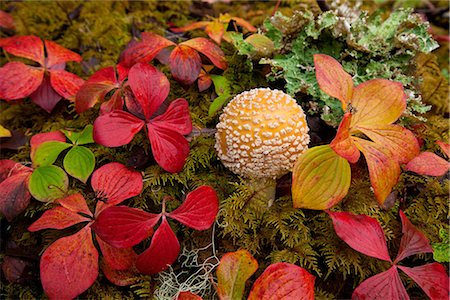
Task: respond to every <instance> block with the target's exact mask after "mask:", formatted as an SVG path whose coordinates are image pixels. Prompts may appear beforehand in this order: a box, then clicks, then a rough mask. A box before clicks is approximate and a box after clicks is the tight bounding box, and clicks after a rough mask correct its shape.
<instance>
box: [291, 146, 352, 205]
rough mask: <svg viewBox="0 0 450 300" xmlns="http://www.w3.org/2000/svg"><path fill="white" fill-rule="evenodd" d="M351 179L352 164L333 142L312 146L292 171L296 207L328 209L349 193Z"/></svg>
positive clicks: (293, 196)
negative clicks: (332, 146)
mask: <svg viewBox="0 0 450 300" xmlns="http://www.w3.org/2000/svg"><path fill="white" fill-rule="evenodd" d="M350 179H351V170H350V164H349V163H348V161H347V160H346V159H344V158H342V157H340V156H339V155H337V154H336V153H335V152H334V151H333V149H331V147H330V146H329V145H323V146H318V147H314V148H311V149H308V150H307V151H306V152H305V153H303V154H302V155H301V156H300V157H299V159H298V160H297V162H296V164H295V166H294V169H293V171H292V200H293V201H294V207H296V208H307V209H328V208H330V207H332V206H333V205H335V204H336V203H338V202H339V201H341V200H342V198H344V197H345V195H347V193H348V188H349V187H350Z"/></svg>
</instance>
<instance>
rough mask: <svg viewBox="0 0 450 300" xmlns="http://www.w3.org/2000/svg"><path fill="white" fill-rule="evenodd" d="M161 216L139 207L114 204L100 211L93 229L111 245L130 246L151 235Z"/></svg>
mask: <svg viewBox="0 0 450 300" xmlns="http://www.w3.org/2000/svg"><path fill="white" fill-rule="evenodd" d="M160 217H161V215H160V214H159V215H156V214H151V213H148V212H145V211H143V210H140V209H137V208H131V207H127V206H113V207H109V208H107V209H105V210H103V211H102V213H100V215H99V216H98V217H97V219H96V220H95V222H94V224H92V229H93V230H94V231H95V233H96V234H97V235H98V236H99V237H100V238H101V239H102V240H104V241H105V242H107V243H108V244H110V245H111V246H113V247H116V248H129V247H132V246H134V245H136V244H139V243H140V242H141V241H142V240H144V239H146V238H148V237H149V236H151V235H152V234H153V227H154V226H155V225H156V223H158V221H159V219H160Z"/></svg>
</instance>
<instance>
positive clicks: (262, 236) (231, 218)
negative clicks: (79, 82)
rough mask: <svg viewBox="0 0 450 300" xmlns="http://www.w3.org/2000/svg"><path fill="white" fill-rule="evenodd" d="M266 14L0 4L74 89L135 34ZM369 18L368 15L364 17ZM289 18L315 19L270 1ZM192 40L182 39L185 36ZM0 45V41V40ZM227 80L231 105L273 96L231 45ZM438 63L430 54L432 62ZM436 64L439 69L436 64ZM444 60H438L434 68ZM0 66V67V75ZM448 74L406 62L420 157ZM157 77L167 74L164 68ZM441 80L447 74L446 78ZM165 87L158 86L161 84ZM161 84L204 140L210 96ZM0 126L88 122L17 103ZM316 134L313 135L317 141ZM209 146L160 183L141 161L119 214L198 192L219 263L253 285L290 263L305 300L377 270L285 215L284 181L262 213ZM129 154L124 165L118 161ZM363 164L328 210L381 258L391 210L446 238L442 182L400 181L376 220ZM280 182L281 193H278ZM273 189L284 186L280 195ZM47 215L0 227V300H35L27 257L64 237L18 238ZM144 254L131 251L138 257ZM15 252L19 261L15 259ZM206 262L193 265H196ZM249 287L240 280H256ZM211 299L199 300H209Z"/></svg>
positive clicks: (185, 238)
mask: <svg viewBox="0 0 450 300" xmlns="http://www.w3.org/2000/svg"><path fill="white" fill-rule="evenodd" d="M275 4H276V2H272V1H261V2H252V1H249V2H245V1H243V2H241V1H236V2H231V3H215V4H213V5H206V4H204V3H200V2H190V1H177V2H175V1H145V2H132V1H117V2H115V1H107V2H106V1H105V2H103V1H102V2H97V1H92V2H78V1H60V2H59V1H52V2H28V1H25V2H1V3H0V9H2V10H5V11H7V12H9V13H10V14H11V15H12V16H13V17H14V19H15V22H16V34H18V35H37V36H39V37H41V38H43V39H49V40H52V41H55V42H57V43H59V44H61V45H63V46H64V47H67V48H69V49H71V50H73V51H75V52H78V53H80V54H81V55H82V57H83V62H82V63H81V64H72V63H70V64H69V65H68V70H69V71H71V72H74V73H76V74H78V75H79V76H81V77H83V78H85V79H86V78H88V77H89V76H90V75H91V74H93V73H94V72H95V71H96V70H98V69H100V68H102V67H106V66H111V65H114V64H115V63H117V61H118V57H119V55H120V53H121V51H123V49H124V48H125V46H126V45H127V43H128V42H129V41H130V39H131V38H132V37H133V36H136V35H138V33H139V32H142V31H152V32H156V33H158V34H162V35H170V32H169V31H168V30H167V28H168V24H173V25H176V26H181V25H185V24H187V23H190V22H193V21H198V20H201V19H204V18H205V17H206V16H205V15H206V14H208V15H211V16H218V14H219V13H230V14H231V15H233V16H239V17H242V18H245V19H247V20H249V21H250V22H251V23H252V24H253V25H255V26H260V25H262V23H263V21H264V20H265V19H266V17H268V16H270V14H271V13H272V11H273V9H274V7H275ZM371 8H372V9H373V7H371ZM294 9H303V10H305V9H308V10H310V11H312V12H313V13H317V12H319V11H320V9H319V7H318V6H317V4H316V2H315V1H282V3H281V6H280V8H279V11H281V12H282V13H284V14H285V15H291V14H292V11H293V10H294ZM198 35H202V36H204V34H203V33H202V32H199V31H195V32H190V33H188V34H187V35H186V36H187V37H189V36H198ZM5 36H7V35H6V34H5V33H2V37H5ZM222 49H223V50H224V52H225V54H226V55H227V59H228V63H229V69H228V70H227V71H225V72H224V73H223V75H224V76H225V77H226V78H227V79H228V80H229V82H230V84H231V89H232V93H233V94H237V93H239V92H241V91H244V90H248V89H250V88H253V87H260V86H267V85H275V86H276V85H277V84H279V82H278V83H277V82H268V81H267V80H266V77H265V74H266V73H267V70H264V67H263V66H260V65H257V64H255V65H253V64H252V63H251V62H250V61H249V60H248V58H247V57H246V56H242V55H238V54H237V53H236V49H235V48H234V47H232V46H231V45H227V44H223V45H222ZM439 51H440V50H439ZM445 55H447V57H446V58H445ZM443 56H444V58H442V57H443ZM6 61H7V56H6V55H2V56H0V63H1V64H3V63H5V62H6ZM445 61H447V62H448V54H446V53H445V52H442V51H441V56H439V59H438V60H436V58H435V57H434V56H433V55H424V56H420V57H417V66H418V71H417V74H418V75H421V76H422V77H423V79H422V81H421V83H420V89H421V91H422V96H423V100H424V102H425V103H427V104H431V105H433V108H432V110H431V111H430V112H429V113H428V114H426V115H425V117H426V118H427V121H426V122H425V123H424V124H423V126H422V127H420V128H421V129H420V130H418V133H419V137H420V138H422V139H423V141H424V145H423V148H422V149H423V150H429V151H434V152H436V151H437V150H438V148H437V146H436V145H435V143H434V142H435V141H436V140H442V141H448V139H449V136H448V125H449V124H448V119H447V118H448V116H449V111H448V77H447V78H445V77H444V76H442V74H441V69H442V68H445V66H443V65H442V63H443V62H444V63H445ZM159 67H160V68H161V69H162V70H163V71H164V72H166V74H167V75H169V74H168V70H167V68H166V67H164V66H162V65H159ZM447 74H448V73H447ZM168 77H169V79H170V76H168ZM170 82H171V94H170V96H169V97H170V98H172V99H173V98H175V97H177V98H178V97H184V98H185V99H187V100H188V102H189V106H190V111H191V117H192V120H193V122H194V125H195V126H196V127H197V128H199V129H203V128H214V127H215V124H216V123H217V121H218V115H217V114H216V115H214V116H208V108H209V105H210V103H211V102H212V96H213V92H212V89H210V90H207V91H205V92H203V93H199V92H198V90H197V88H196V87H195V86H192V87H189V88H187V89H185V88H183V87H181V86H180V85H178V84H177V83H176V82H175V81H174V80H172V79H171V80H170ZM0 112H1V113H0V124H1V125H3V126H5V127H6V128H8V129H11V130H18V131H21V132H22V133H24V134H25V135H26V136H28V137H30V136H32V135H34V134H37V133H40V132H48V131H52V130H59V129H76V130H80V129H82V128H84V127H85V126H86V125H87V124H92V123H93V121H94V120H95V118H96V117H97V114H98V106H97V107H95V109H93V110H90V111H88V112H86V113H83V114H81V115H78V114H76V113H75V112H74V106H73V103H69V102H66V101H63V102H61V103H60V104H59V105H58V106H57V107H56V108H55V110H54V111H53V112H52V114H47V113H45V112H44V111H43V110H42V109H40V108H39V107H37V106H36V105H35V104H33V103H32V102H31V101H30V100H29V99H26V100H24V101H23V102H22V103H20V104H18V105H9V104H6V103H5V102H0ZM318 134H325V133H324V132H318ZM214 143H215V141H214V137H213V135H208V134H204V135H200V136H193V137H192V138H191V142H190V146H191V152H190V156H189V158H188V160H187V163H186V165H185V167H184V169H183V171H182V172H180V173H178V174H169V173H166V172H164V171H163V170H162V169H161V168H160V167H159V166H157V165H153V164H152V163H151V161H150V162H149V163H147V164H146V165H145V166H144V167H143V168H141V169H140V171H142V172H143V173H144V174H145V175H144V178H145V182H144V183H145V184H144V191H143V193H142V194H141V195H140V196H138V197H135V198H133V199H131V200H129V201H128V202H127V203H125V204H127V205H129V206H132V207H137V208H143V209H145V210H147V211H150V212H156V211H159V210H160V205H161V200H162V198H163V197H164V196H167V195H169V196H173V197H174V198H176V199H181V198H182V196H183V194H185V193H187V192H189V191H191V190H193V189H194V188H196V187H198V186H200V185H203V184H207V185H211V186H212V187H214V188H215V189H216V191H217V192H218V194H219V198H220V200H221V211H220V214H219V223H218V224H217V225H216V230H215V233H216V236H215V244H216V249H217V250H218V252H217V253H216V255H217V256H218V257H220V256H221V255H222V254H223V253H226V252H228V251H234V250H237V249H239V248H245V249H248V250H249V251H251V252H252V254H253V255H254V256H255V257H256V258H257V260H258V261H259V263H260V269H259V271H258V273H257V274H256V276H257V275H258V274H260V273H261V272H262V270H263V269H264V268H265V267H266V266H267V265H269V264H270V263H272V262H278V261H286V262H291V263H296V264H298V265H300V266H302V267H304V268H306V269H307V270H308V271H309V272H311V273H312V274H313V275H314V276H316V295H317V296H318V298H319V299H326V298H348V297H350V295H351V291H352V290H353V289H354V288H355V287H356V286H357V285H358V284H359V283H360V282H361V281H363V280H364V279H366V278H367V277H370V276H372V275H374V274H376V273H379V272H381V271H383V270H385V269H387V267H388V266H387V265H386V264H384V263H383V262H381V261H379V260H376V259H372V258H368V257H367V256H364V255H362V254H360V253H359V252H356V251H354V250H352V249H350V248H349V247H348V246H347V245H346V244H345V243H344V242H343V241H342V240H340V239H339V238H338V237H337V236H336V234H335V233H334V230H333V227H332V224H331V221H330V219H329V218H328V217H327V215H326V214H325V213H324V212H320V211H308V210H299V209H294V208H292V201H291V199H290V195H289V193H288V192H286V190H289V188H287V189H286V184H287V186H289V179H288V177H285V178H283V180H280V181H279V184H278V189H277V195H278V196H279V197H277V199H276V200H275V201H274V203H273V205H271V206H270V207H269V206H268V203H267V201H265V199H264V198H263V197H260V191H259V190H254V185H249V184H248V183H247V182H246V181H244V180H241V179H240V178H238V177H236V176H235V175H233V174H232V173H230V172H229V171H228V170H226V169H225V168H224V167H223V165H222V164H221V163H220V161H219V160H218V158H217V156H216V153H215V151H214ZM89 147H90V149H91V150H93V152H94V153H95V156H96V159H97V166H100V165H102V164H104V163H106V162H110V161H117V162H121V163H124V164H126V163H127V162H129V160H130V157H131V158H132V156H133V155H136V153H137V152H138V151H142V150H143V152H144V153H146V154H147V155H151V150H150V147H149V144H148V141H147V139H146V138H145V137H144V135H142V134H141V135H138V136H137V138H135V139H134V140H133V141H132V143H130V144H129V145H127V146H124V147H119V148H106V147H102V146H99V145H95V146H94V145H90V146H89ZM29 152H30V148H29V146H23V147H21V148H20V149H18V150H17V151H10V150H8V151H5V150H2V152H1V158H8V159H13V160H15V161H18V162H29V161H30V159H29ZM130 153H131V154H130ZM365 170H366V167H365V163H364V162H360V163H359V164H358V165H356V166H354V168H353V170H352V173H353V174H354V175H353V178H352V186H351V189H350V191H349V194H348V196H347V197H346V198H345V199H344V201H342V202H341V203H340V204H339V205H338V206H337V207H336V209H338V210H345V211H350V212H353V213H363V214H367V215H369V216H372V217H375V218H377V219H378V220H379V221H380V223H381V224H382V226H383V229H384V231H385V233H386V238H387V240H388V245H389V249H390V251H391V256H394V255H395V254H396V251H397V249H398V247H399V243H400V237H401V226H400V224H401V223H400V220H399V217H398V210H399V209H402V210H403V211H404V212H405V213H406V215H407V216H408V218H409V220H410V221H411V222H412V223H413V224H414V225H415V226H417V227H418V228H419V229H420V230H421V231H423V232H424V233H425V235H426V236H427V237H428V238H429V239H430V241H431V242H432V243H433V242H440V241H441V240H440V238H439V229H441V228H444V229H445V230H447V231H448V228H449V225H448V217H449V211H448V189H449V186H448V184H449V181H448V177H447V176H444V177H443V178H431V177H424V176H418V175H414V174H412V173H404V174H403V175H402V177H401V179H400V182H399V184H398V185H397V187H396V190H395V197H396V199H397V201H396V202H395V204H394V205H393V206H392V207H391V208H389V209H388V210H383V209H381V208H380V207H379V206H378V205H377V203H376V202H375V200H374V197H373V193H372V191H371V189H370V183H369V181H368V174H367V171H365ZM286 182H287V183H286ZM283 184H284V185H283ZM71 189H72V190H74V191H81V192H82V193H83V194H84V195H85V196H86V199H88V204H89V205H90V206H91V207H93V205H94V203H92V202H93V201H92V200H89V199H93V198H92V197H89V196H90V194H91V192H90V188H89V186H88V185H83V184H81V183H76V182H72V184H71ZM179 203H180V202H179V201H174V202H172V203H170V205H169V207H168V209H169V210H170V209H172V208H174V207H176V206H178V205H179ZM46 208H48V206H46V205H44V204H42V203H39V202H37V201H34V200H33V201H32V203H31V204H30V206H29V207H28V209H27V210H26V212H25V213H24V214H23V215H21V216H19V217H17V218H16V219H15V220H14V221H13V222H12V223H8V222H7V221H6V220H5V219H4V218H3V219H1V254H0V257H3V258H4V257H5V256H8V255H9V256H17V257H19V258H21V259H23V260H24V261H25V262H26V264H27V268H26V274H22V275H21V277H20V278H19V280H18V282H16V283H7V282H6V281H5V280H4V278H3V279H2V287H1V293H2V297H3V298H7V299H17V298H20V299H35V298H42V297H43V292H42V288H41V286H40V282H39V272H38V266H39V264H38V262H39V254H41V253H42V252H43V250H44V249H45V248H46V247H47V246H48V245H49V244H50V243H51V242H53V241H54V240H56V239H57V238H59V237H61V236H62V235H67V234H68V231H52V230H46V231H42V232H37V233H30V232H28V231H27V230H26V228H27V226H28V225H29V224H31V223H32V222H33V221H34V220H36V219H37V217H39V216H40V215H41V212H42V211H44V210H45V209H46ZM171 225H172V228H174V230H175V232H176V234H177V236H178V238H179V240H180V241H181V244H182V247H183V246H185V247H186V248H188V249H195V248H201V247H204V246H205V245H207V244H209V243H211V231H206V232H193V231H192V230H188V229H185V228H181V226H177V225H176V224H171ZM146 246H147V245H143V246H142V247H138V248H137V250H141V249H144V247H146ZM18 249H19V250H20V251H19V250H18ZM208 255H211V253H209V254H208V253H207V251H206V252H205V253H200V259H201V258H203V259H204V258H206V257H208ZM430 261H432V255H431V254H427V255H421V256H418V257H415V258H414V259H409V260H408V263H410V264H411V265H416V264H421V263H423V262H430ZM180 266H181V264H180V263H176V264H175V265H174V266H173V270H174V272H179V271H180V268H181V267H180ZM256 276H254V277H252V279H254V278H256ZM402 279H404V280H405V282H407V283H408V284H407V289H408V292H409V293H410V295H411V296H412V297H419V298H420V297H424V295H423V293H422V292H421V291H420V289H418V288H417V286H416V285H415V284H414V283H413V282H411V281H410V280H409V279H407V278H406V277H402ZM157 287H158V282H157V281H156V278H150V277H142V278H141V279H140V280H139V282H138V283H137V284H136V285H134V286H131V287H117V286H114V285H112V284H111V283H109V282H108V281H107V280H106V278H104V277H103V276H102V275H100V276H99V278H98V280H97V282H96V283H95V284H94V285H93V286H92V287H91V288H90V289H89V290H88V291H87V292H86V293H84V294H83V295H82V296H80V297H81V298H89V299H105V298H118V299H127V298H129V299H132V298H137V297H140V296H145V295H147V296H149V297H151V295H152V293H153V290H154V289H156V288H157ZM209 298H211V296H210V295H209V296H206V297H205V299H209Z"/></svg>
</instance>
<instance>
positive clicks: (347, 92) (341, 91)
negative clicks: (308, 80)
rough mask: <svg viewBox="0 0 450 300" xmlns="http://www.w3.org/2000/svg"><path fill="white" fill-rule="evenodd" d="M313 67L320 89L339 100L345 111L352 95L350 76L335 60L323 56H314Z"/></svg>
mask: <svg viewBox="0 0 450 300" xmlns="http://www.w3.org/2000/svg"><path fill="white" fill-rule="evenodd" d="M314 67H315V68H316V79H317V83H318V84H319V87H320V89H321V90H322V91H324V92H325V93H327V94H328V95H330V96H331V97H334V98H337V99H339V100H340V101H341V103H342V108H343V109H344V110H345V109H346V108H347V104H348V103H349V102H350V101H351V99H352V94H353V80H352V77H351V76H350V74H348V73H347V72H345V71H344V69H343V68H342V66H341V64H340V63H339V62H338V61H337V60H335V59H334V58H333V57H331V56H328V55H325V54H314Z"/></svg>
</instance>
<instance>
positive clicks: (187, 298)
mask: <svg viewBox="0 0 450 300" xmlns="http://www.w3.org/2000/svg"><path fill="white" fill-rule="evenodd" d="M176 300H203V298H202V297H200V296H199V295H196V294H193V293H192V292H180V293H179V294H178V296H177V297H176Z"/></svg>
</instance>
